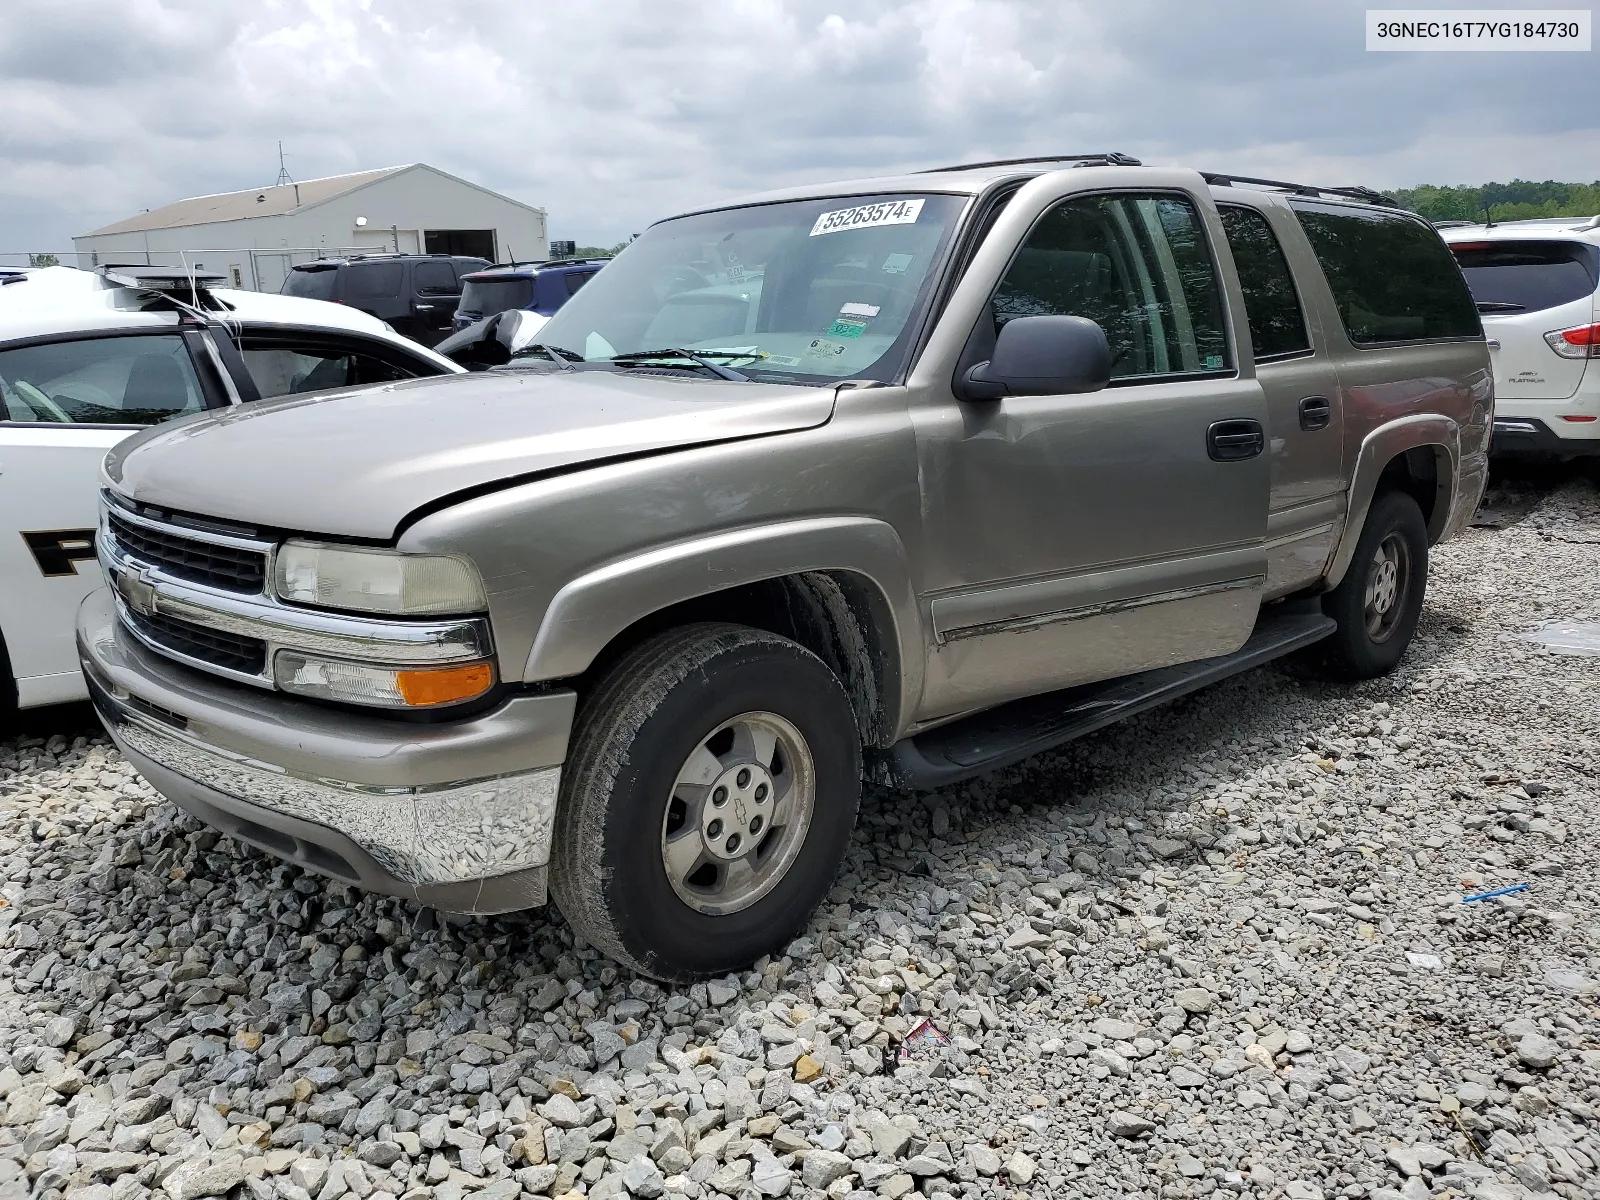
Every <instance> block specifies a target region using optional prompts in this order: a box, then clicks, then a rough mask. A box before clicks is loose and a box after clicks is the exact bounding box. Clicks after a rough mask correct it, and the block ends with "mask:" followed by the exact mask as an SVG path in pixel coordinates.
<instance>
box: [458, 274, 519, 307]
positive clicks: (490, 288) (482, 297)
mask: <svg viewBox="0 0 1600 1200" xmlns="http://www.w3.org/2000/svg"><path fill="white" fill-rule="evenodd" d="M532 302H533V280H531V279H527V278H524V277H521V276H512V277H510V278H508V279H474V278H472V277H471V276H470V275H469V276H467V278H466V279H463V280H462V281H461V304H460V309H461V311H462V312H463V313H469V312H475V313H478V314H479V315H480V316H485V317H488V316H492V315H494V314H495V313H497V312H505V311H506V309H508V308H522V307H524V306H526V305H528V304H531V303H532Z"/></svg>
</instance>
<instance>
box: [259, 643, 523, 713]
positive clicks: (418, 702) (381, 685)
mask: <svg viewBox="0 0 1600 1200" xmlns="http://www.w3.org/2000/svg"><path fill="white" fill-rule="evenodd" d="M272 674H273V677H274V679H276V681H277V684H278V686H279V687H280V688H282V689H283V690H284V691H286V692H291V693H294V694H295V695H299V696H315V697H317V698H318V699H320V700H340V701H344V702H346V703H349V704H370V705H375V706H377V707H379V708H437V707H438V706H440V705H442V704H460V703H461V702H462V701H464V700H472V699H475V698H477V697H478V696H481V695H483V694H484V693H485V692H487V691H488V690H489V689H490V688H491V687H493V686H494V668H493V667H492V666H490V665H489V664H488V663H484V662H477V663H466V664H462V665H458V666H453V667H378V666H373V665H371V664H369V663H354V662H343V661H341V660H339V659H329V658H315V657H313V656H311V655H309V654H300V653H298V652H296V651H293V650H280V651H278V653H277V656H276V657H275V658H274V659H273V660H272Z"/></svg>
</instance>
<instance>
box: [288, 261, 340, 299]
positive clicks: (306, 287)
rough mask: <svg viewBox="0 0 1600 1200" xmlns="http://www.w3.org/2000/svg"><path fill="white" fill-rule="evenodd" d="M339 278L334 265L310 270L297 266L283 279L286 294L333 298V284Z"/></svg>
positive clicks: (308, 297)
mask: <svg viewBox="0 0 1600 1200" xmlns="http://www.w3.org/2000/svg"><path fill="white" fill-rule="evenodd" d="M338 278H339V272H338V270H337V269H336V268H334V267H316V268H313V269H310V270H307V269H305V268H304V267H296V268H294V270H292V271H290V272H289V278H287V279H285V280H284V281H283V294H284V295H285V296H304V297H305V298H306V299H307V300H332V299H333V285H334V282H335V281H336V280H337V279H338Z"/></svg>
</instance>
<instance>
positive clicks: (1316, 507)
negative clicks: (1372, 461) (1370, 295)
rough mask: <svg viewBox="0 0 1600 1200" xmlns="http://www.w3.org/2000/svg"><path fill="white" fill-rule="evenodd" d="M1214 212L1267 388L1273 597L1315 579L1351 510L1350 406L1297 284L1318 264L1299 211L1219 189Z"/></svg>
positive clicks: (1269, 554)
mask: <svg viewBox="0 0 1600 1200" xmlns="http://www.w3.org/2000/svg"><path fill="white" fill-rule="evenodd" d="M1217 211H1218V213H1219V214H1220V215H1221V217H1222V227H1223V229H1224V230H1225V231H1226V233H1227V237H1228V246H1229V249H1230V250H1232V252H1233V261H1234V265H1235V266H1236V267H1237V268H1238V272H1239V286H1240V288H1241V290H1242V291H1243V293H1244V304H1245V313H1246V317H1247V318H1248V326H1249V330H1250V341H1251V344H1252V346H1253V348H1254V352H1255V360H1256V379H1257V380H1258V381H1259V382H1260V384H1261V388H1262V390H1263V391H1264V392H1265V393H1266V397H1267V440H1268V447H1269V453H1270V457H1271V469H1272V499H1271V503H1270V506H1269V509H1268V514H1267V596H1268V597H1269V598H1272V597H1276V596H1283V595H1287V594H1288V593H1290V592H1293V591H1296V590H1298V589H1300V588H1303V587H1308V586H1310V585H1311V584H1312V583H1315V582H1316V580H1317V579H1318V578H1320V577H1321V574H1322V570H1323V567H1324V566H1325V565H1326V563H1327V561H1328V555H1329V554H1330V553H1332V550H1333V543H1334V539H1335V537H1336V536H1337V534H1338V531H1339V525H1340V520H1341V518H1342V516H1343V509H1344V485H1343V461H1342V460H1343V450H1344V433H1343V425H1344V406H1343V404H1342V402H1341V398H1340V394H1339V380H1338V376H1337V374H1336V373H1335V371H1334V368H1333V360H1332V357H1331V355H1330V353H1329V349H1328V345H1327V341H1326V339H1325V337H1324V335H1323V331H1322V328H1321V325H1320V323H1319V322H1318V321H1317V320H1316V319H1315V317H1314V316H1313V313H1312V309H1311V306H1310V305H1309V304H1308V303H1307V302H1306V300H1305V299H1304V298H1303V297H1302V296H1301V294H1300V289H1299V288H1298V287H1297V286H1296V283H1295V275H1296V274H1297V273H1298V274H1299V275H1300V276H1301V277H1302V278H1313V279H1314V278H1315V277H1316V271H1317V266H1316V262H1315V260H1314V259H1313V258H1312V256H1311V253H1310V250H1309V248H1308V247H1306V246H1305V245H1304V242H1303V240H1302V238H1301V236H1300V232H1299V227H1298V225H1297V223H1296V222H1295V220H1294V214H1293V213H1292V212H1291V211H1290V210H1289V208H1288V206H1287V205H1281V204H1279V205H1274V204H1273V203H1272V202H1271V200H1270V199H1265V200H1263V202H1262V205H1261V207H1256V206H1254V205H1248V204H1242V203H1230V202H1228V201H1225V200H1223V199H1221V198H1220V197H1219V198H1218V203H1217ZM1286 246H1287V248H1288V253H1286V249H1285V248H1286ZM1289 254H1293V255H1294V256H1295V258H1296V259H1297V262H1296V263H1295V267H1296V268H1297V270H1291V267H1290V259H1289Z"/></svg>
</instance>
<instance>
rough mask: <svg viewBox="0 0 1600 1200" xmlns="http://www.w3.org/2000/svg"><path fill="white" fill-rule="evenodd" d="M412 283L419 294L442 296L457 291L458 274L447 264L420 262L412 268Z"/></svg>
mask: <svg viewBox="0 0 1600 1200" xmlns="http://www.w3.org/2000/svg"><path fill="white" fill-rule="evenodd" d="M411 282H412V283H414V284H415V285H416V288H417V291H418V292H427V293H430V294H432V295H442V294H445V293H450V292H454V291H455V290H456V273H455V272H454V271H452V270H451V269H450V264H449V263H445V262H420V263H418V264H417V265H416V266H415V267H413V268H412V274H411Z"/></svg>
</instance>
